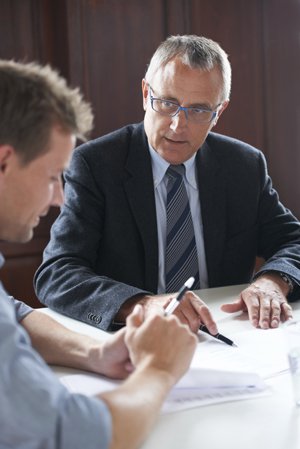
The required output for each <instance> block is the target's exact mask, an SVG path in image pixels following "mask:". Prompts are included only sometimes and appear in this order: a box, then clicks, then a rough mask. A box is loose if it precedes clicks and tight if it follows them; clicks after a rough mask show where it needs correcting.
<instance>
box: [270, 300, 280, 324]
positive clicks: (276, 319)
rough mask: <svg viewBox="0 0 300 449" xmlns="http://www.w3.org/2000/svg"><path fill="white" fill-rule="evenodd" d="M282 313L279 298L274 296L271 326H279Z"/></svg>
mask: <svg viewBox="0 0 300 449" xmlns="http://www.w3.org/2000/svg"><path fill="white" fill-rule="evenodd" d="M280 315H281V305H280V301H279V299H277V298H273V299H272V301H271V317H270V326H271V327H272V328H276V327H278V326H279V323H280Z"/></svg>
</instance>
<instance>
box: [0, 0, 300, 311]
mask: <svg viewBox="0 0 300 449" xmlns="http://www.w3.org/2000/svg"><path fill="white" fill-rule="evenodd" d="M299 24H300V1H299V0H285V1H284V2H283V1H282V0H251V1H249V0H222V1H220V0H142V1H141V0H1V2H0V57H2V58H15V59H25V60H28V61H30V60H38V61H40V62H42V63H44V62H49V63H50V64H52V65H53V66H54V67H56V68H58V69H59V71H60V72H61V73H62V74H63V75H64V76H66V77H67V78H68V80H69V81H70V82H71V84H72V85H74V86H79V87H80V88H81V89H82V90H83V92H84V94H85V97H86V98H88V99H89V100H90V101H91V102H92V105H93V109H94V112H95V129H94V132H93V136H98V135H103V134H104V133H107V132H109V131H111V130H113V129H116V128H118V127H120V126H122V125H125V124H127V123H130V122H137V121H140V120H142V118H143V109H142V95H141V79H142V77H143V75H144V73H145V68H146V65H147V63H148V62H149V60H150V57H151V55H152V53H153V51H154V50H155V49H156V47H157V46H158V45H159V43H160V42H161V41H162V40H164V39H165V38H166V37H167V36H168V35H169V34H183V33H196V34H200V35H205V36H208V37H211V38H212V39H215V40H217V41H218V42H219V43H220V44H221V45H222V46H223V47H224V49H225V51H227V53H228V54H229V58H230V61H231V63H232V67H233V88H232V97H231V103H230V106H229V107H228V109H227V110H226V111H225V113H224V114H223V116H222V117H221V119H220V121H219V122H218V125H217V128H216V130H217V131H219V132H222V133H224V134H227V135H231V136H235V137H237V138H240V139H242V140H245V141H247V142H249V143H251V144H253V145H255V146H258V147H260V148H261V149H262V150H263V151H264V153H265V155H266V157H267V160H268V163H269V168H270V173H271V175H272V177H273V180H274V183H275V186H276V188H277V189H278V191H279V193H280V196H281V198H282V199H283V200H284V203H285V204H286V205H287V206H288V207H290V208H292V210H293V211H294V212H295V213H296V215H297V216H298V217H300V201H299V200H298V197H299V192H300V177H299V171H300V149H299V147H300V131H299V129H300V126H299V121H300V106H299V105H300V98H299V96H300V90H299V89H298V80H299V79H300V58H299V54H300V51H299V50H300V48H299V47H300V39H299V34H300V33H299V31H300V25H299ZM56 213H57V212H55V211H54V210H53V211H52V212H51V214H50V215H49V217H47V218H46V219H43V221H42V223H41V225H40V226H39V227H38V228H37V230H36V233H35V237H34V239H33V240H32V242H30V243H28V244H26V245H12V244H10V245H7V244H0V250H3V252H4V254H5V255H6V257H7V258H8V265H7V267H6V268H5V271H4V272H3V273H4V274H3V276H4V277H5V282H6V283H7V284H8V285H7V286H8V287H9V288H10V291H11V293H12V294H14V295H16V296H19V297H20V296H23V295H22V294H21V293H22V292H21V291H20V288H19V287H18V282H15V279H24V278H26V279H27V280H28V281H26V282H25V287H24V295H25V297H26V298H31V297H33V298H34V293H33V289H32V286H31V278H32V276H33V274H34V271H35V269H36V267H37V266H38V264H39V261H40V259H41V254H42V250H43V248H44V246H45V245H46V242H47V241H48V239H49V228H50V226H51V223H52V222H53V219H54V217H55V216H56ZM22 267H23V268H22ZM21 273H22V274H21ZM21 276H24V277H23V278H22V277H21ZM29 280H30V282H29ZM22 282H23V281H22ZM34 301H35V300H34ZM34 304H36V303H35V302H34Z"/></svg>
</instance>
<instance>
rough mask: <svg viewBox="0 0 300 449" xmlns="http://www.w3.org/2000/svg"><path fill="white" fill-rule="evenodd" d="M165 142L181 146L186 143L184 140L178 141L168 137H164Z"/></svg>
mask: <svg viewBox="0 0 300 449" xmlns="http://www.w3.org/2000/svg"><path fill="white" fill-rule="evenodd" d="M165 140H166V141H167V142H169V143H171V144H172V145H183V144H185V143H186V140H180V139H170V138H169V137H165Z"/></svg>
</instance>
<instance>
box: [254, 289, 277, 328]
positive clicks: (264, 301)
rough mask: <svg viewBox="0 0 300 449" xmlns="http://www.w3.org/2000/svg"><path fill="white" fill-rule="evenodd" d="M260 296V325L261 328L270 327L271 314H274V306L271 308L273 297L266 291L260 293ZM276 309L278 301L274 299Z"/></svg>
mask: <svg viewBox="0 0 300 449" xmlns="http://www.w3.org/2000/svg"><path fill="white" fill-rule="evenodd" d="M258 296H259V303H260V307H259V315H260V316H259V326H260V327H261V329H269V327H270V325H271V316H272V308H271V301H272V298H271V297H270V295H268V294H266V293H265V292H261V293H259V294H258ZM274 309H275V310H276V301H274Z"/></svg>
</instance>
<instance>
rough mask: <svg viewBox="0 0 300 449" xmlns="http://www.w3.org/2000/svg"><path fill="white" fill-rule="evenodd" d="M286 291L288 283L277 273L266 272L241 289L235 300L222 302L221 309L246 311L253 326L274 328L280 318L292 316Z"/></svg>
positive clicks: (284, 318)
mask: <svg viewBox="0 0 300 449" xmlns="http://www.w3.org/2000/svg"><path fill="white" fill-rule="evenodd" d="M288 291H289V287H288V285H287V284H286V283H285V282H284V281H283V279H281V277H280V276H279V274H276V273H269V274H267V273H266V274H264V275H262V276H260V277H259V278H257V279H256V280H255V281H254V282H253V283H252V284H250V285H249V287H247V288H246V289H245V290H243V291H242V292H241V294H240V296H239V299H238V300H237V301H235V302H233V303H229V304H223V305H222V306H221V309H222V310H223V311H224V312H228V313H233V312H239V311H244V312H248V314H249V319H250V321H251V323H252V324H253V326H254V327H261V328H262V329H269V328H270V327H271V328H276V327H278V326H279V323H280V320H282V321H286V320H288V319H290V318H292V317H293V314H292V308H291V306H290V305H289V304H288V302H287V299H286V296H287V294H288Z"/></svg>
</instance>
